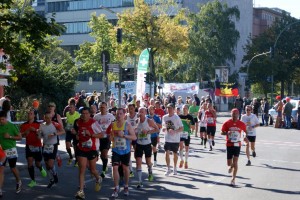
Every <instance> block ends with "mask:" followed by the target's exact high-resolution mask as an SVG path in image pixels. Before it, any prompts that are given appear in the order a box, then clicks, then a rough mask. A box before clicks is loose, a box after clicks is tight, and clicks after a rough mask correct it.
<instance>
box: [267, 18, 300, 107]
mask: <svg viewBox="0 0 300 200" xmlns="http://www.w3.org/2000/svg"><path fill="white" fill-rule="evenodd" d="M298 23H300V20H299V21H295V22H293V23H290V24H288V25H286V26H285V27H284V28H283V29H282V30H281V31H280V33H279V34H278V36H277V37H276V40H275V43H274V45H273V47H270V51H272V52H271V56H272V57H271V59H274V55H275V49H276V46H277V42H278V40H279V38H280V36H281V35H282V33H283V32H284V31H286V30H287V29H288V28H290V27H291V26H293V25H295V24H298ZM271 82H272V90H271V105H273V93H274V75H273V68H272V77H271ZM282 95H283V94H281V96H282Z"/></svg>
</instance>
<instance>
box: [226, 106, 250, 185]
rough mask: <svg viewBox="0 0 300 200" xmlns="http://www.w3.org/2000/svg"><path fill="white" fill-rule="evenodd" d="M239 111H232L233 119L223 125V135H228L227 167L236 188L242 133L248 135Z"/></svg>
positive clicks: (232, 183)
mask: <svg viewBox="0 0 300 200" xmlns="http://www.w3.org/2000/svg"><path fill="white" fill-rule="evenodd" d="M239 115H240V114H239V110H238V109H236V108H235V109H232V110H231V119H229V120H227V121H226V122H224V123H223V125H222V128H221V135H226V150H227V166H228V167H229V168H228V173H232V171H233V174H232V179H231V185H232V186H235V178H236V174H237V171H238V159H239V155H240V151H241V138H242V131H244V132H245V133H246V136H247V129H246V125H245V124H244V123H243V122H242V121H240V120H239Z"/></svg>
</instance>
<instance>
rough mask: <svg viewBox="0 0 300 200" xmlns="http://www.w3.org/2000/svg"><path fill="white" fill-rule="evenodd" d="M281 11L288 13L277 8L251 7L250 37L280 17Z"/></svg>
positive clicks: (262, 30) (261, 31) (256, 34)
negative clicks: (251, 28) (251, 24)
mask: <svg viewBox="0 0 300 200" xmlns="http://www.w3.org/2000/svg"><path fill="white" fill-rule="evenodd" d="M283 13H286V14H289V13H287V12H285V11H284V10H281V9H279V8H264V7H260V8H253V30H252V37H256V36H258V35H260V34H261V33H263V32H264V31H265V30H267V29H268V28H270V27H271V26H272V24H273V23H274V22H275V20H276V19H280V18H282V15H283Z"/></svg>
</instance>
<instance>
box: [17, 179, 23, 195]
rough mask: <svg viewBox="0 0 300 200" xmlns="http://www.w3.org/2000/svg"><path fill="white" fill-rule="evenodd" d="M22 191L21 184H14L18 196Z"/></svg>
mask: <svg viewBox="0 0 300 200" xmlns="http://www.w3.org/2000/svg"><path fill="white" fill-rule="evenodd" d="M21 191H22V182H21V181H19V183H17V184H16V193H17V194H19V193H20V192H21Z"/></svg>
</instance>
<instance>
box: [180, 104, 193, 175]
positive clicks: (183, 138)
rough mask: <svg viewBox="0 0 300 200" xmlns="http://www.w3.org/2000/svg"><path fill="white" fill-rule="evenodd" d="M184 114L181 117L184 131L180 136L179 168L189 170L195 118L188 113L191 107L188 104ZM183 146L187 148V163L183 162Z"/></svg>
mask: <svg viewBox="0 0 300 200" xmlns="http://www.w3.org/2000/svg"><path fill="white" fill-rule="evenodd" d="M182 108H183V114H182V115H179V117H180V119H181V121H182V124H183V131H182V133H181V134H180V143H179V156H180V159H181V161H180V163H179V168H182V167H183V163H184V168H185V169H187V168H188V157H189V145H190V141H191V133H192V132H191V129H194V125H195V123H194V118H193V117H192V116H191V115H190V114H189V113H188V112H189V106H188V105H187V104H185V105H183V107H182ZM183 144H184V146H185V161H183V147H184V146H183Z"/></svg>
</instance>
